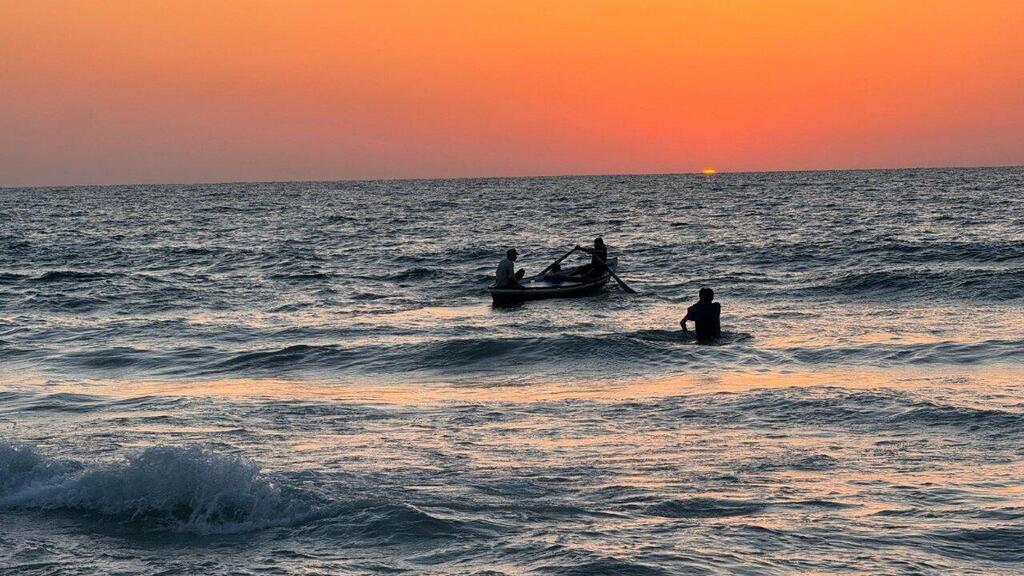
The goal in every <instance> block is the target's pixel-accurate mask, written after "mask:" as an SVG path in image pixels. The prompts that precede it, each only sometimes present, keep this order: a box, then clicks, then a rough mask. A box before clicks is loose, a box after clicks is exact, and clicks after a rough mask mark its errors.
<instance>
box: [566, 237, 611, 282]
mask: <svg viewBox="0 0 1024 576" xmlns="http://www.w3.org/2000/svg"><path fill="white" fill-rule="evenodd" d="M576 249H577V250H582V251H583V252H586V253H587V254H590V255H591V256H590V264H584V265H583V266H580V267H579V268H577V269H576V271H575V272H573V273H572V274H573V276H600V275H601V274H602V273H604V269H605V265H604V263H605V262H607V261H608V247H607V246H605V245H604V240H603V239H602V238H601V237H600V236H598V237H597V238H594V247H593V248H584V247H583V246H580V245H579V244H577V245H576Z"/></svg>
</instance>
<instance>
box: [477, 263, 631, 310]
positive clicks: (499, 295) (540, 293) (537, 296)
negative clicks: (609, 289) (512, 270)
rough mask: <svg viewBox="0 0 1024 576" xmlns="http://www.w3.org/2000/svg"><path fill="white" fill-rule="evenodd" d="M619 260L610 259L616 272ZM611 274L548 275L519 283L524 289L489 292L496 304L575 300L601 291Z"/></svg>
mask: <svg viewBox="0 0 1024 576" xmlns="http://www.w3.org/2000/svg"><path fill="white" fill-rule="evenodd" d="M617 263H618V258H609V259H608V267H609V268H611V269H612V270H615V265H616V264H617ZM611 277H612V276H611V274H609V273H608V271H607V270H605V271H604V273H603V274H601V275H600V276H572V275H571V274H546V275H544V276H534V277H532V278H525V279H523V280H521V281H520V282H519V283H520V284H522V285H523V287H522V288H494V287H493V286H492V287H490V288H488V289H487V290H488V291H489V292H490V293H491V298H493V299H494V303H495V304H515V303H516V302H524V301H526V300H544V299H547V298H575V297H577V296H586V295H587V294H591V293H593V292H596V291H597V290H600V289H601V287H602V286H604V285H605V284H607V283H608V280H609V279H610V278H611Z"/></svg>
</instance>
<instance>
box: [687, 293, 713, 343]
mask: <svg viewBox="0 0 1024 576" xmlns="http://www.w3.org/2000/svg"><path fill="white" fill-rule="evenodd" d="M698 298H699V299H698V300H697V303H696V304H694V305H693V306H690V307H689V308H687V309H686V316H683V319H682V320H680V321H679V325H680V326H682V327H683V332H684V333H689V331H688V330H687V329H686V323H687V322H693V325H694V330H695V331H696V332H697V342H710V341H713V340H715V339H717V338H718V337H719V336H721V335H722V326H721V324H720V322H719V317H720V316H721V314H722V305H721V304H719V303H718V302H712V300H714V299H715V291H714V290H712V289H711V288H701V289H700V292H699V293H698Z"/></svg>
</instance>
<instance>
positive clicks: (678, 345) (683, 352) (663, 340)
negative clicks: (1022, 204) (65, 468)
mask: <svg viewBox="0 0 1024 576" xmlns="http://www.w3.org/2000/svg"><path fill="white" fill-rule="evenodd" d="M302 332H303V331H302V330H301V329H295V330H291V331H289V332H288V334H287V335H288V336H290V337H292V338H294V339H296V340H300V341H301V340H302V339H304V337H303V334H302ZM282 336H283V335H282ZM308 339H310V340H313V341H322V340H323V335H322V334H317V335H315V336H314V335H309V336H308ZM1022 359H1024V339H1017V340H1003V339H988V340H979V341H977V342H956V341H941V340H940V341H937V342H925V343H898V342H897V343H859V344H852V343H851V344H848V345H831V346H822V347H814V346H776V347H762V346H759V345H758V340H757V338H755V337H753V336H751V335H749V334H744V333H732V332H726V333H725V335H724V337H723V339H722V341H721V342H719V343H718V344H717V345H714V346H710V347H709V346H700V345H696V344H695V343H694V342H693V341H692V339H688V338H687V337H685V336H683V335H681V334H680V333H679V332H678V331H670V330H663V331H661V330H642V331H638V332H626V333H610V334H593V335H571V334H560V335H553V336H536V337H532V338H531V337H470V338H466V337H453V338H448V339H437V340H427V341H423V342H410V343H399V344H376V343H371V342H368V341H362V342H357V343H353V344H348V345H346V344H284V343H282V344H280V345H277V346H267V345H264V346H263V347H261V348H258V349H254V350H232V349H231V348H225V347H220V346H216V345H212V344H211V345H208V346H202V347H176V348H175V347H168V348H163V349H152V348H135V347H111V348H103V347H99V346H96V345H95V344H93V345H91V346H89V347H88V348H85V349H82V350H78V351H63V352H61V353H52V355H51V354H49V353H47V351H46V349H45V348H29V347H23V346H15V345H13V344H9V343H6V342H4V341H3V340H0V360H3V361H7V362H10V363H12V365H15V363H26V362H46V363H47V365H49V366H50V367H51V368H52V369H55V370H58V369H60V368H62V367H63V368H67V369H68V370H70V371H71V372H72V373H87V374H94V375H104V374H106V375H117V374H134V375H137V376H141V377H146V376H149V377H167V376H173V377H203V378H209V377H237V376H264V377H265V376H274V375H278V376H284V375H288V374H299V373H302V372H308V371H320V372H321V373H323V374H325V375H334V376H339V377H344V376H346V375H347V376H357V375H360V374H366V375H369V374H376V375H392V376H397V375H402V374H405V375H409V376H416V375H419V376H429V375H430V374H434V375H437V376H447V377H459V376H465V377H468V378H472V377H475V376H479V375H480V374H483V373H488V372H490V371H493V370H504V369H507V368H508V367H510V366H514V367H516V368H517V369H518V370H522V371H525V373H526V374H530V373H533V372H536V373H537V374H543V375H550V372H551V371H558V370H564V369H565V368H566V367H567V366H572V367H573V370H572V372H576V373H577V374H578V375H580V376H586V377H588V378H598V379H601V378H604V377H606V376H621V375H625V374H634V373H637V372H638V371H639V372H640V373H642V372H644V371H646V372H649V373H652V374H657V373H669V372H672V371H676V370H679V369H682V368H685V367H692V366H697V367H703V368H705V369H706V368H708V367H716V366H717V367H721V368H729V367H760V366H765V367H772V366H774V367H801V366H803V367H818V368H824V367H828V366H843V365H847V366H870V367H877V366H907V365H954V364H979V363H992V362H995V363H1012V362H1018V361H1021V360H1022ZM566 376H568V377H571V376H572V374H566Z"/></svg>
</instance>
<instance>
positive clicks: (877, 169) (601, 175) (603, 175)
mask: <svg viewBox="0 0 1024 576" xmlns="http://www.w3.org/2000/svg"><path fill="white" fill-rule="evenodd" d="M1005 168H1024V164H996V165H977V166H900V167H888V168H881V167H875V168H802V169H778V170H735V171H733V170H719V169H717V168H714V170H715V173H714V174H702V173H701V172H700V170H698V171H694V172H609V173H562V174H520V175H495V176H440V177H429V176H424V177H395V178H386V177H385V178H339V179H330V178H329V179H324V180H306V179H299V180H208V181H197V182H120V183H112V184H30V185H28V186H9V185H5V184H0V191H4V190H35V189H47V188H116V187H125V186H218V185H225V184H305V183H318V184H319V183H330V182H337V183H345V182H347V183H364V182H423V181H437V180H514V179H527V178H609V177H615V176H619V177H634V176H701V177H704V178H712V177H715V176H724V175H728V174H739V175H745V174H786V173H793V174H798V173H804V172H895V171H901V170H984V169H1005Z"/></svg>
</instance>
